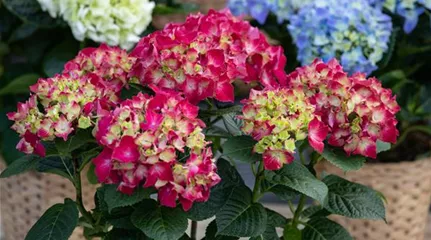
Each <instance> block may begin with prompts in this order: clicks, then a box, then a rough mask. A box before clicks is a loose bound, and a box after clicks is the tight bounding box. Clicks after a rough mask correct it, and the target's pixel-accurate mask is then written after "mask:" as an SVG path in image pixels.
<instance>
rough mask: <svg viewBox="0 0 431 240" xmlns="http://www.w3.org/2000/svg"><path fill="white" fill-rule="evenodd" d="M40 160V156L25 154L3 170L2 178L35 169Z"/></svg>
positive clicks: (0, 175) (0, 176)
mask: <svg viewBox="0 0 431 240" xmlns="http://www.w3.org/2000/svg"><path fill="white" fill-rule="evenodd" d="M39 161H40V157H38V156H35V155H25V156H23V157H21V158H18V159H17V160H15V161H13V162H12V163H11V164H10V165H9V166H8V167H7V168H6V169H5V170H3V172H2V173H1V174H0V178H7V177H10V176H14V175H17V174H20V173H23V172H26V171H29V170H32V169H35V168H36V166H37V163H38V162H39Z"/></svg>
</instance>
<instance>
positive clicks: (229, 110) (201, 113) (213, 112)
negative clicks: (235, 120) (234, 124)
mask: <svg viewBox="0 0 431 240" xmlns="http://www.w3.org/2000/svg"><path fill="white" fill-rule="evenodd" d="M241 109H242V106H240V105H235V106H232V107H228V108H222V109H215V110H200V111H199V116H201V117H202V116H210V117H220V116H223V115H225V114H228V113H234V112H240V111H241Z"/></svg>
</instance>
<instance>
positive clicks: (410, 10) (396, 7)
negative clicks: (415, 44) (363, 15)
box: [369, 0, 431, 33]
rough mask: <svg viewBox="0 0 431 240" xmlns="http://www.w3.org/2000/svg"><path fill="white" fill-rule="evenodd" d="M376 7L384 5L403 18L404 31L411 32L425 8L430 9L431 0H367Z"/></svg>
mask: <svg viewBox="0 0 431 240" xmlns="http://www.w3.org/2000/svg"><path fill="white" fill-rule="evenodd" d="M369 2H370V3H371V4H373V5H375V6H378V7H382V6H383V7H385V8H386V9H388V10H389V11H391V12H392V13H395V14H398V15H400V16H402V17H403V18H404V26H403V29H404V32H405V33H411V32H412V31H413V29H415V27H416V25H417V24H418V21H419V16H420V15H421V14H422V13H424V12H425V9H428V10H431V0H369Z"/></svg>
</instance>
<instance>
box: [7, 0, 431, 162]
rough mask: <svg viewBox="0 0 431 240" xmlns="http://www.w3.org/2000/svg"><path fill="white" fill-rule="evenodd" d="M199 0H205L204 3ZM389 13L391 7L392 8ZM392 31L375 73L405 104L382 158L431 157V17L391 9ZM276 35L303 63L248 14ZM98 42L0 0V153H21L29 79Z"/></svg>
mask: <svg viewBox="0 0 431 240" xmlns="http://www.w3.org/2000/svg"><path fill="white" fill-rule="evenodd" d="M155 2H156V4H157V5H156V8H155V9H154V12H153V25H152V26H150V27H149V28H148V29H147V30H146V31H145V32H144V33H143V34H142V36H144V35H147V34H149V33H151V32H152V31H154V30H155V29H157V28H162V27H163V26H164V24H166V23H168V22H171V21H181V19H182V18H184V16H185V15H186V14H187V13H189V12H194V11H197V10H199V9H201V10H203V11H205V10H207V9H208V8H210V7H211V6H210V5H208V4H205V2H210V3H211V4H213V5H214V6H216V7H221V6H223V4H224V2H225V1H204V0H195V1H193V2H191V1H188V2H186V3H179V2H177V1H173V0H162V1H155ZM198 4H201V5H200V6H199V5H198ZM388 14H390V13H388ZM392 19H393V23H394V31H393V33H392V37H391V43H390V50H389V51H388V52H387V53H386V55H385V57H384V58H383V59H382V60H381V61H380V63H379V69H378V70H377V71H375V72H374V73H373V74H371V76H376V77H377V78H379V79H380V80H381V81H382V84H383V85H384V86H385V87H389V88H391V89H392V91H393V92H394V94H396V95H397V101H398V103H399V104H400V106H401V108H402V110H401V111H400V113H399V114H398V120H399V130H400V137H399V142H398V143H397V144H396V145H394V146H392V150H391V151H387V152H383V153H381V154H380V155H379V158H378V160H377V161H381V162H396V161H411V160H415V159H417V158H420V157H422V156H429V155H430V149H431V126H430V118H431V76H430V75H431V74H430V70H431V30H430V22H429V19H428V16H426V15H425V14H424V15H422V16H421V18H420V21H419V24H418V27H416V29H415V30H414V31H413V32H412V33H411V34H408V35H407V34H405V33H404V32H403V31H402V30H401V29H402V19H400V18H399V17H397V16H395V15H392ZM251 23H252V24H253V25H255V26H257V27H259V28H261V29H262V30H263V31H264V32H265V33H266V34H267V35H268V36H269V37H270V38H271V39H272V40H273V42H274V44H280V45H282V46H283V47H284V49H285V53H286V56H287V59H288V61H287V66H286V71H287V72H290V71H292V70H293V69H294V68H296V67H298V66H299V63H298V62H297V61H296V47H295V45H294V44H293V43H292V39H291V37H290V36H289V34H288V32H287V30H286V23H284V24H279V23H278V22H277V20H276V17H275V16H270V17H269V19H268V20H267V21H266V23H265V24H264V25H260V24H258V23H257V22H256V21H254V20H251ZM97 45H98V44H97V43H95V42H92V41H89V40H86V41H84V42H78V41H77V40H75V39H74V38H73V35H72V33H71V31H70V29H69V27H68V26H67V24H66V23H64V22H62V21H61V20H59V19H52V18H51V17H50V16H49V14H48V13H46V12H43V11H42V10H41V8H40V6H39V4H38V2H37V1H35V0H2V1H0V154H1V155H2V156H3V157H4V159H5V160H6V162H8V163H10V162H11V161H13V160H14V159H17V158H18V157H20V156H21V155H22V154H21V153H20V152H18V151H17V150H16V149H15V145H16V143H17V142H18V140H19V139H18V136H17V135H16V133H15V132H14V131H12V130H11V129H10V125H11V122H10V121H8V120H7V117H6V113H7V112H10V111H14V110H15V109H16V103H17V102H19V101H25V100H26V99H27V98H28V94H29V91H28V86H30V85H32V84H34V83H35V82H36V81H37V79H38V78H40V77H48V76H53V75H54V74H56V73H59V72H60V71H61V69H62V68H63V65H64V63H65V62H66V61H67V60H70V59H72V58H73V57H74V56H75V55H76V54H77V52H78V51H79V50H80V49H82V48H84V47H89V46H97Z"/></svg>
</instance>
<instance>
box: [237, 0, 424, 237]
mask: <svg viewBox="0 0 431 240" xmlns="http://www.w3.org/2000/svg"><path fill="white" fill-rule="evenodd" d="M255 5H259V6H255ZM229 7H230V9H231V10H232V11H233V12H234V13H236V14H248V15H251V16H252V17H254V18H255V19H256V21H254V24H255V25H257V26H258V27H260V28H262V29H263V30H265V31H266V32H267V33H268V34H269V35H270V36H271V37H272V38H274V39H276V40H278V42H279V43H280V44H281V45H283V47H284V48H285V50H286V54H287V55H288V56H292V55H293V56H295V53H296V59H297V60H298V62H297V63H295V62H293V63H292V59H290V60H291V64H288V67H289V68H294V67H296V66H297V65H300V64H308V62H309V61H311V60H312V59H313V58H314V57H315V56H314V55H315V54H316V53H317V54H318V55H319V56H320V57H322V58H323V59H328V58H331V57H333V56H336V57H337V58H338V59H340V61H341V63H342V65H343V66H344V67H345V69H346V70H347V71H349V72H352V73H353V72H356V71H362V72H366V73H367V74H370V75H373V76H377V78H378V79H379V80H380V81H381V83H382V85H383V86H384V87H388V88H391V89H392V91H393V92H394V93H395V95H396V96H397V101H398V103H399V104H400V107H401V111H400V112H399V113H398V114H397V118H398V119H399V120H400V122H399V124H398V130H399V132H400V138H399V140H398V142H397V143H396V144H392V145H389V144H386V146H384V145H381V146H382V147H384V148H385V149H388V151H385V152H382V153H380V154H379V155H378V156H377V158H376V159H375V160H370V161H368V162H367V164H366V165H365V167H364V168H363V169H361V170H359V171H352V172H347V173H345V174H343V171H340V170H337V167H336V165H337V164H335V166H334V164H330V163H324V164H322V165H321V167H322V168H321V169H319V171H326V172H329V173H337V174H339V175H340V176H344V177H346V178H347V179H349V180H353V181H358V182H361V183H363V184H366V185H368V186H371V187H373V188H375V189H376V190H378V191H380V192H382V193H383V194H384V195H385V196H386V199H387V207H388V215H387V224H384V223H381V224H379V223H374V222H369V221H358V220H347V219H340V218H339V219H338V220H340V222H342V223H343V224H344V225H345V226H346V227H348V229H349V230H351V231H352V232H353V236H354V237H356V239H382V238H388V239H423V237H424V231H425V229H426V224H427V221H426V219H427V216H428V214H427V212H428V207H429V205H430V198H431V192H430V190H429V189H430V178H431V174H429V172H430V160H429V154H430V143H431V141H430V140H431V127H430V122H429V121H430V113H431V112H430V108H429V103H430V101H431V97H430V96H431V95H430V92H429V91H430V86H431V85H430V84H429V81H428V76H427V74H426V70H427V69H428V68H429V62H430V61H429V60H430V59H429V58H430V54H429V51H430V50H431V49H430V48H429V47H428V45H429V41H430V33H431V31H430V29H429V24H428V22H429V20H428V16H427V15H426V14H423V13H424V12H427V11H428V10H429V6H428V5H426V4H423V3H421V2H420V1H412V2H409V3H407V2H406V1H354V2H350V1H326V2H325V3H322V2H319V1H302V2H296V1H292V2H289V1H279V2H277V3H272V2H270V1H262V2H255V1H246V0H231V1H229ZM341 8H342V9H343V10H341V11H340V10H339V9H341ZM256 9H259V10H256ZM365 9H366V10H365ZM346 19H349V20H346ZM358 22H362V23H367V22H368V23H367V24H366V26H365V25H364V26H362V25H358V24H357V23H358ZM371 22H372V23H371ZM346 31H347V32H346ZM340 34H341V35H340ZM361 36H363V37H361ZM337 38H338V40H334V39H337ZM343 38H344V39H343ZM372 39H374V40H376V41H374V40H372ZM340 40H342V41H341V42H340ZM337 44H338V45H337ZM313 53H314V54H313ZM324 157H325V156H324ZM311 158H312V159H315V158H314V156H311ZM349 170H358V169H356V168H353V169H349ZM407 209H408V210H407ZM376 225H377V226H376ZM413 226H415V227H413Z"/></svg>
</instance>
